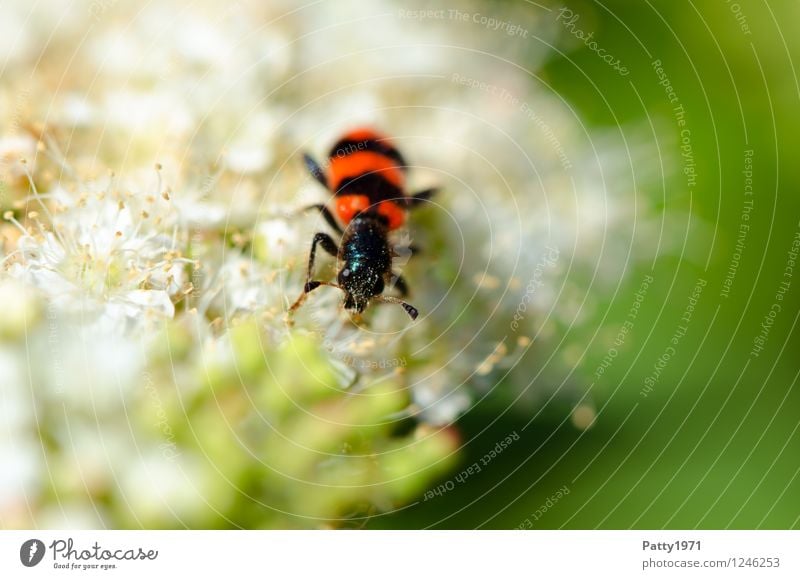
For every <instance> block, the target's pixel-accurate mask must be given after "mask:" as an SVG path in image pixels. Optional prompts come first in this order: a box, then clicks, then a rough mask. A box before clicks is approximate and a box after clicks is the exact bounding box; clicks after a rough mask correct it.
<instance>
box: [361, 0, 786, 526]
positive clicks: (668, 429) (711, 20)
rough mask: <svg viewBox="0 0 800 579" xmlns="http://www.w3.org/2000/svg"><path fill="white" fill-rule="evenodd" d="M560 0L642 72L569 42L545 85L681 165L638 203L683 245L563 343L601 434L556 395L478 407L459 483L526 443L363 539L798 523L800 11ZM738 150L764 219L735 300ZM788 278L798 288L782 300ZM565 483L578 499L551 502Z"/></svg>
mask: <svg viewBox="0 0 800 579" xmlns="http://www.w3.org/2000/svg"><path fill="white" fill-rule="evenodd" d="M550 6H552V7H554V8H556V9H558V8H559V7H561V6H562V5H561V4H558V5H555V4H552V5H550ZM563 6H565V7H567V8H568V9H570V10H572V11H574V13H576V14H579V15H580V20H579V21H578V22H577V26H578V27H579V28H580V29H582V30H584V31H586V32H594V38H595V39H596V40H597V42H598V44H599V45H600V46H602V47H603V48H605V49H606V50H607V52H608V53H611V54H613V55H615V56H618V57H619V58H620V59H621V60H622V62H624V63H625V65H626V66H627V68H628V69H629V70H630V74H629V75H628V76H626V77H622V76H620V75H618V74H615V73H613V71H611V69H610V68H609V66H608V65H607V64H606V63H605V62H603V61H602V60H601V59H600V58H599V57H598V56H597V55H596V54H595V53H594V52H592V51H591V50H590V49H588V48H587V47H585V46H584V45H581V44H580V42H579V41H575V39H573V38H571V37H570V36H569V35H568V34H564V35H563V38H561V40H560V41H559V45H558V47H557V48H558V49H559V50H560V54H559V55H557V56H556V57H554V58H552V59H550V60H549V61H548V63H547V64H546V66H545V67H544V69H543V70H541V71H540V76H539V81H541V82H546V83H548V84H550V85H551V87H552V89H553V90H554V91H555V92H556V93H558V94H560V95H562V96H563V97H564V98H565V99H566V100H567V101H568V102H569V103H570V104H571V105H572V106H573V107H575V109H576V110H577V112H578V113H579V114H580V116H582V117H583V119H585V121H586V122H587V123H588V124H589V125H591V126H592V127H593V128H595V129H597V128H608V129H610V130H613V131H622V133H623V135H625V136H626V138H630V139H631V140H632V141H633V142H636V138H637V137H638V139H639V141H638V142H641V140H642V138H644V139H645V140H646V141H648V142H650V143H653V144H657V145H658V146H659V147H660V150H661V152H662V154H663V155H665V156H670V157H672V158H673V159H676V165H677V168H678V170H677V171H673V172H671V173H670V172H668V173H667V174H666V176H665V180H664V182H663V185H662V184H661V183H657V185H656V186H649V187H646V188H643V189H642V190H640V191H638V193H639V194H640V195H643V196H645V197H647V198H649V199H651V200H652V202H653V204H654V205H655V206H656V207H658V208H659V210H660V211H661V212H662V215H661V216H662V217H663V218H664V219H665V220H670V222H671V223H673V224H675V222H676V221H677V222H678V223H679V224H680V226H679V227H678V228H677V229H678V230H680V231H682V232H684V233H683V235H684V238H683V239H679V240H677V243H675V241H676V240H674V239H672V240H669V241H671V242H672V245H673V246H674V247H677V248H679V250H678V251H674V250H672V251H663V252H660V253H659V255H657V256H654V260H653V261H652V263H651V264H647V263H639V264H638V265H636V267H635V268H632V269H630V270H629V275H627V276H626V277H625V279H624V280H623V281H622V282H621V285H620V287H619V291H618V292H617V293H616V295H610V296H608V298H607V299H606V301H605V303H604V304H603V306H604V307H601V308H599V309H598V310H597V312H596V313H595V314H594V317H595V319H594V320H593V322H592V323H587V324H584V325H583V326H582V327H581V329H579V330H574V329H573V330H570V334H569V335H568V336H566V337H565V339H566V341H567V342H568V343H571V344H579V345H580V346H581V349H580V356H579V357H578V360H577V363H576V365H575V367H574V368H570V369H567V370H564V374H563V376H549V377H548V379H549V380H558V381H560V380H562V379H564V378H566V379H567V380H568V381H569V380H571V381H577V382H579V383H587V384H593V386H592V387H591V389H590V392H589V398H587V400H589V399H591V400H592V402H593V406H594V407H595V408H596V412H597V420H596V422H595V423H594V425H593V426H592V427H591V428H589V429H588V430H579V429H576V428H575V427H574V426H573V424H572V423H571V421H570V420H569V410H570V408H569V405H568V404H567V403H566V402H564V401H563V400H562V401H561V402H558V401H553V402H550V403H548V404H546V405H545V407H544V408H543V409H542V410H541V412H539V413H537V414H536V415H535V416H533V415H532V411H531V407H530V405H529V404H522V403H518V404H514V405H511V406H510V407H509V406H506V404H504V403H502V402H498V401H497V400H494V401H489V400H488V399H487V400H484V401H481V402H477V403H476V404H474V405H473V406H472V407H471V408H470V409H469V411H468V412H467V413H466V415H464V416H463V417H462V418H461V419H460V420H459V422H458V426H459V427H460V428H461V429H462V432H463V437H464V440H465V441H468V444H466V445H465V448H464V451H465V455H464V457H463V460H462V464H461V466H460V468H459V469H457V470H455V471H454V474H457V473H458V472H461V470H462V469H466V468H468V467H469V466H470V465H471V464H473V463H474V462H475V461H479V462H480V459H481V457H483V456H484V455H485V453H487V452H489V451H490V450H491V449H492V448H494V447H495V445H496V443H497V442H498V441H499V440H502V439H504V438H505V437H506V436H507V435H508V434H509V433H511V432H513V431H516V432H517V433H519V435H520V441H518V442H514V443H513V444H510V445H509V446H508V448H507V449H505V450H504V451H503V452H502V453H501V454H499V455H498V456H497V457H496V458H494V459H492V460H491V462H490V464H489V465H488V466H487V467H485V468H483V469H482V470H481V472H479V473H476V474H471V475H468V476H467V478H466V479H464V478H463V477H462V479H463V480H465V482H463V483H459V482H457V481H455V480H454V479H453V477H450V478H449V479H444V480H443V481H442V484H443V485H445V486H444V487H443V488H444V489H445V490H446V492H442V493H441V496H435V497H433V498H430V499H429V500H424V499H423V498H421V499H420V501H419V502H418V503H417V504H416V505H414V506H412V507H410V508H407V509H405V510H402V511H399V512H396V513H394V514H390V515H387V516H382V517H377V518H375V519H372V520H371V521H370V522H369V524H368V528H397V527H407V528H419V527H434V528H459V527H467V528H472V527H475V526H482V527H484V528H509V527H518V526H523V527H531V526H532V527H533V528H596V527H599V528H631V527H632V528H662V527H666V528H694V527H699V528H754V527H758V528H791V527H797V526H798V525H799V524H800V480H798V472H800V461H799V460H798V458H799V457H800V435H799V434H798V432H797V430H798V420H799V418H798V410H800V395H799V394H798V388H797V385H796V379H797V375H798V368H800V366H799V365H798V362H797V360H798V353H797V352H798V339H797V335H796V332H794V328H795V324H796V322H797V315H798V307H797V306H798V295H800V293H799V292H800V287H798V286H800V279H798V277H797V275H798V274H797V272H796V271H795V275H794V278H789V277H788V276H784V268H785V267H786V266H787V259H788V256H787V252H788V251H789V250H790V249H791V244H792V240H793V238H794V236H795V235H796V234H797V232H798V230H799V225H798V221H799V220H800V211H798V208H800V202H799V201H798V196H797V189H798V185H800V166H799V165H798V163H797V162H796V161H795V159H794V157H795V155H796V154H797V151H798V150H799V147H798V145H800V143H798V138H799V136H800V126H799V125H800V121H798V115H797V113H796V109H797V106H798V104H800V86H798V79H797V77H796V74H795V72H796V71H795V67H796V65H795V61H796V60H797V57H798V54H800V53H798V40H797V35H796V34H795V30H794V26H795V24H796V23H797V22H798V17H800V5H798V4H797V3H796V2H759V1H748V0H742V1H740V2H736V3H734V2H726V1H724V0H719V1H711V0H709V1H704V2H683V1H680V2H655V3H650V2H647V1H643V2H627V1H613V2H604V3H599V2H566V3H565V4H564V5H563ZM498 8H499V6H498ZM534 9H535V8H534ZM536 10H538V9H536ZM657 59H660V61H661V63H662V66H663V68H664V70H665V72H666V73H667V75H668V77H669V80H670V82H671V84H672V86H673V88H674V90H675V92H676V94H677V95H678V98H679V100H680V103H681V104H682V105H683V107H684V109H685V114H686V122H687V127H689V128H690V130H691V142H692V149H693V155H694V162H695V164H696V174H697V178H696V184H695V185H694V186H693V187H689V186H688V184H687V177H686V176H685V175H684V174H683V173H682V172H681V171H680V168H681V167H682V160H681V155H680V133H679V128H678V127H677V125H676V122H675V119H674V116H673V111H672V106H673V105H671V104H670V103H669V102H668V99H667V95H666V93H665V89H664V87H663V86H660V85H659V84H658V81H659V78H658V77H657V75H656V72H655V70H654V67H653V65H652V62H653V61H654V60H657ZM634 133H635V134H634ZM642 135H644V137H642ZM745 150H752V151H753V156H752V161H753V162H752V172H753V173H752V183H753V195H752V197H751V199H753V209H752V211H751V212H750V214H749V215H750V219H749V221H747V222H745V223H748V224H749V225H750V229H749V231H748V232H747V235H746V237H745V239H744V242H743V243H744V247H743V249H742V252H741V261H740V263H739V266H738V269H737V271H736V273H735V277H734V278H733V282H732V284H731V286H730V293H729V296H728V297H723V296H722V295H721V291H722V288H723V281H724V280H725V278H726V275H727V274H728V271H729V266H730V264H731V260H732V259H733V256H734V252H735V249H736V244H737V236H738V234H739V226H740V223H742V219H743V218H742V213H743V201H744V199H745V197H744V188H745V176H744V174H743V170H744V167H745V160H744V159H745ZM650 162H651V163H652V165H653V167H650V168H649V169H650V170H656V171H659V170H660V169H659V168H658V166H659V163H660V162H661V161H660V159H659V158H658V157H654V158H652V159H651V160H650ZM654 167H655V169H653V168H654ZM634 169H635V170H637V171H638V170H643V171H647V170H648V167H646V166H644V167H635V168H634ZM637 235H639V234H638V233H637ZM641 235H644V233H642V234H641ZM642 241H643V239H634V240H633V243H639V242H642ZM651 265H652V268H651ZM647 275H652V277H653V279H654V282H653V283H652V284H651V285H650V288H649V289H648V291H647V295H646V298H645V299H644V300H643V302H642V306H641V311H640V312H639V314H638V317H637V319H636V321H635V325H634V328H633V329H632V330H631V332H630V334H629V335H627V337H626V339H625V344H624V345H623V346H622V347H620V348H618V356H617V357H616V358H615V359H614V360H613V363H612V364H611V365H610V366H609V367H608V369H606V371H605V372H604V373H603V374H602V375H601V376H600V377H599V378H597V379H595V377H594V376H593V374H594V372H595V369H596V368H597V367H598V365H599V364H601V362H602V359H603V357H604V356H606V354H607V352H608V348H609V343H608V342H607V341H603V340H601V339H599V336H601V335H603V332H611V334H612V336H613V335H614V334H615V333H616V332H617V331H618V329H619V327H620V325H621V324H622V323H623V322H624V321H625V319H626V316H627V314H628V311H629V309H630V307H631V304H632V303H634V301H635V293H636V292H637V290H638V289H639V287H640V284H641V283H642V280H643V279H645V276H647ZM698 279H703V280H705V281H706V282H707V283H706V285H705V287H704V289H703V291H702V293H701V294H700V296H699V299H698V300H697V306H696V309H695V311H694V313H693V316H692V319H691V322H690V324H688V328H687V331H686V335H685V336H683V337H681V338H680V339H679V340H678V345H677V346H675V353H674V355H673V356H672V357H671V359H670V360H669V363H667V364H666V366H665V367H664V368H663V370H662V371H661V373H660V376H659V379H658V381H657V383H656V384H655V385H654V386H653V389H652V392H650V393H649V395H648V396H646V397H645V396H643V395H642V390H643V388H644V387H645V380H646V379H647V378H648V377H650V376H652V375H653V374H654V372H655V370H654V365H655V364H656V363H657V361H658V359H659V357H660V356H662V354H664V353H665V350H666V349H667V348H668V347H669V346H670V339H671V337H672V336H673V334H674V333H675V331H676V329H677V328H678V326H680V325H681V317H682V315H683V313H684V311H685V309H686V308H687V305H688V303H689V298H690V294H691V293H692V290H693V288H694V286H695V284H696V283H697V281H698ZM782 281H789V282H790V285H789V287H788V291H787V292H786V293H785V294H784V296H783V299H782V300H781V301H778V300H777V298H776V297H775V296H776V293H777V292H778V290H779V285H780V284H781V282H782ZM774 303H778V304H779V305H780V306H782V309H781V311H780V312H779V313H778V315H777V316H776V317H775V320H774V324H773V325H772V326H771V328H770V331H769V334H768V337H767V340H766V343H765V344H764V345H763V350H762V351H761V352H760V354H759V355H758V356H752V355H751V349H752V348H753V344H754V342H753V340H754V338H756V337H757V336H758V335H759V332H760V331H761V323H762V321H763V320H764V318H765V316H767V315H768V313H769V311H770V308H771V307H772V305H773V304H774ZM552 347H553V348H556V346H555V345H553V346H552ZM537 355H544V356H546V355H549V352H541V351H539V353H538V354H537ZM531 379H532V380H533V376H531ZM537 379H538V380H543V379H544V378H543V377H539V378H537ZM532 418H533V420H532V422H530V424H529V425H528V423H529V421H531V419H532ZM526 425H528V426H527V427H526ZM565 486H566V487H567V489H568V493H563V492H562V493H560V494H563V496H559V497H557V498H556V499H555V500H554V499H553V497H555V496H556V493H559V489H562V491H563V487H565ZM447 487H450V488H447ZM548 499H549V500H548ZM548 503H549V504H548ZM543 507H544V508H543ZM526 519H527V523H526Z"/></svg>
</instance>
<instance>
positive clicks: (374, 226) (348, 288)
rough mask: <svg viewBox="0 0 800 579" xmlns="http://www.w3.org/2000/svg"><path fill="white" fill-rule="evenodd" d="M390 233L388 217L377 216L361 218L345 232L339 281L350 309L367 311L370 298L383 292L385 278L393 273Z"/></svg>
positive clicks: (359, 216) (361, 216)
mask: <svg viewBox="0 0 800 579" xmlns="http://www.w3.org/2000/svg"><path fill="white" fill-rule="evenodd" d="M387 234H388V231H387V228H386V220H385V218H384V217H383V216H381V215H377V214H375V213H362V214H359V215H357V216H356V217H355V218H353V220H352V221H351V222H350V225H349V227H348V228H347V231H345V235H344V239H343V240H342V248H341V250H340V252H339V257H340V259H341V260H342V262H343V265H342V268H341V270H340V271H339V278H338V281H339V287H340V288H342V290H343V291H344V294H345V301H344V307H345V308H346V309H349V310H355V311H357V312H363V311H364V308H366V307H367V304H368V303H369V300H370V299H372V298H373V297H375V296H379V295H381V293H383V288H384V279H385V278H386V276H387V275H389V274H390V273H391V270H392V258H391V250H390V248H389V242H388V240H387Z"/></svg>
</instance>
